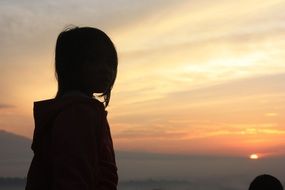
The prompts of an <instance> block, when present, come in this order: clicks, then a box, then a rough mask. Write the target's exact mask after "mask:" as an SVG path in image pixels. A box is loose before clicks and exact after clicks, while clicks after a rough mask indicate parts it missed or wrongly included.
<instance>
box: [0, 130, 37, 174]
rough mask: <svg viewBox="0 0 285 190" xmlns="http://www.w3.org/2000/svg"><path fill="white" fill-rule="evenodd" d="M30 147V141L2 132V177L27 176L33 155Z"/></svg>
mask: <svg viewBox="0 0 285 190" xmlns="http://www.w3.org/2000/svg"><path fill="white" fill-rule="evenodd" d="M30 147H31V140H30V139H28V138H26V137H23V136H19V135H16V134H13V133H10V132H7V131H4V130H0V176H6V177H7V176H11V177H15V176H17V177H23V176H25V175H26V172H27V169H28V165H29V163H30V161H31V159H32V155H33V154H32V150H31V149H30Z"/></svg>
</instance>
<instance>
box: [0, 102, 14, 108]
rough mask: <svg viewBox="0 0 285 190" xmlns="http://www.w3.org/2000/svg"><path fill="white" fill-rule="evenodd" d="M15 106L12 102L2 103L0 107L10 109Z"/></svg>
mask: <svg viewBox="0 0 285 190" xmlns="http://www.w3.org/2000/svg"><path fill="white" fill-rule="evenodd" d="M14 107H15V106H14V105H12V104H3V103H0V109H9V108H14Z"/></svg>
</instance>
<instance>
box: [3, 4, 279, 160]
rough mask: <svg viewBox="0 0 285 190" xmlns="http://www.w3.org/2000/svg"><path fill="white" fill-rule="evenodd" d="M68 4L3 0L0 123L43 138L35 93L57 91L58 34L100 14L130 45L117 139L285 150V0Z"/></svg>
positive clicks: (123, 55)
mask: <svg viewBox="0 0 285 190" xmlns="http://www.w3.org/2000/svg"><path fill="white" fill-rule="evenodd" d="M66 3H67V1H65V0H63V1H49V2H36V3H35V2H34V1H31V0H28V1H25V2H16V1H11V2H0V5H1V6H0V23H1V26H4V27H1V29H0V34H1V36H2V37H1V41H0V42H1V43H0V56H1V62H0V88H1V91H0V129H5V130H7V131H11V132H14V133H17V134H21V135H24V136H27V137H30V138H31V137H32V133H33V127H34V126H33V125H34V123H33V117H32V106H33V101H37V100H42V99H48V98H52V97H53V96H54V95H55V93H56V80H55V78H54V71H53V56H54V45H55V40H56V37H57V35H58V33H59V32H60V31H61V30H62V29H63V28H64V27H65V26H66V25H68V24H75V25H79V26H85V25H89V26H95V27H99V28H101V29H103V30H105V31H106V32H107V33H108V34H110V36H111V38H112V39H113V41H114V43H115V45H116V47H117V50H118V52H119V64H120V66H119V73H118V78H117V81H116V85H115V87H114V91H113V95H112V99H111V103H110V107H108V110H109V120H110V124H111V127H112V134H113V138H114V142H115V147H116V148H117V149H120V150H132V151H150V152H167V153H183V154H214V155H215V154H226V155H237V156H247V155H249V154H251V153H259V154H261V155H264V156H272V155H279V154H284V153H285V151H284V150H285V143H284V142H283V141H284V140H283V139H285V128H284V127H285V126H284V123H285V119H284V118H285V84H284V80H285V65H284V63H283V61H284V60H285V59H284V58H285V54H284V49H285V40H284V32H285V23H284V18H285V13H284V8H285V2H284V1H283V0H271V1H259V0H239V1H226V0H215V1H210V0H202V1H198V0H196V1H195V0H194V1H187V0H182V1H179V3H177V1H172V0H165V1H163V0H157V1H151V0H146V1H136V2H135V1H131V0H124V1H121V2H119V1H118V2H114V1H111V0H109V1H104V3H102V1H85V2H83V3H82V2H80V3H79V2H77V1H68V4H66ZM74 7H76V9H74ZM78 15H80V16H78Z"/></svg>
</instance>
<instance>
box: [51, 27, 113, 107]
mask: <svg viewBox="0 0 285 190" xmlns="http://www.w3.org/2000/svg"><path fill="white" fill-rule="evenodd" d="M90 55H92V59H93V60H92V62H94V64H95V67H96V65H98V64H102V63H101V62H100V58H102V57H105V58H107V60H108V62H107V63H104V64H109V67H111V68H112V70H113V76H112V79H113V80H112V82H111V84H110V86H109V87H108V89H107V90H106V91H105V92H102V93H101V94H99V95H98V97H103V98H104V103H105V107H107V106H108V104H109V101H110V97H111V90H112V87H113V85H114V82H115V80H116V75H117V66H118V56H117V51H116V49H115V46H114V44H113V42H112V41H111V39H110V38H109V37H108V36H107V34H105V33H104V32H103V31H101V30H99V29H97V28H92V27H76V26H72V27H68V28H66V29H65V30H64V31H62V32H61V33H60V34H59V36H58V38H57V41H56V49H55V77H56V79H57V81H58V91H57V94H56V97H55V98H57V97H60V96H62V95H63V94H64V93H65V92H67V91H69V90H79V91H83V92H86V91H87V89H84V88H87V87H84V86H82V85H81V84H80V77H81V76H80V74H78V72H77V71H78V69H80V68H81V67H82V66H83V67H84V62H85V61H86V60H88V59H89V58H90V57H91V56H90ZM94 55H95V56H94ZM94 57H95V58H94ZM94 59H95V60H94ZM93 98H96V96H94V95H93Z"/></svg>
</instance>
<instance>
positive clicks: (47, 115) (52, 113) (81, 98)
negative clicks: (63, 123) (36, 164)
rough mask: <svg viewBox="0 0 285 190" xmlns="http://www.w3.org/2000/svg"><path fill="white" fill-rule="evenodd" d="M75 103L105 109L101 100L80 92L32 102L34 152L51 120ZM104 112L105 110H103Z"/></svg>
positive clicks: (32, 146) (47, 129)
mask: <svg viewBox="0 0 285 190" xmlns="http://www.w3.org/2000/svg"><path fill="white" fill-rule="evenodd" d="M77 103H83V104H87V105H88V106H96V107H97V108H98V107H100V108H101V109H103V110H105V108H104V105H103V103H102V102H100V101H98V100H97V99H95V98H90V97H88V96H86V95H84V94H82V93H80V92H70V93H68V94H65V95H63V96H62V97H60V98H53V99H46V100H40V101H35V102H34V107H33V114H34V122H35V129H34V134H33V141H32V145H31V148H32V150H33V151H34V153H35V152H36V151H37V150H38V149H39V148H38V147H39V146H40V144H41V141H42V139H43V138H44V136H45V134H47V133H48V131H49V129H50V128H51V126H52V124H53V121H54V120H55V118H56V117H57V115H58V114H59V112H61V111H62V110H64V109H65V108H67V107H68V106H70V105H74V104H77ZM105 112H106V111H105Z"/></svg>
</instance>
